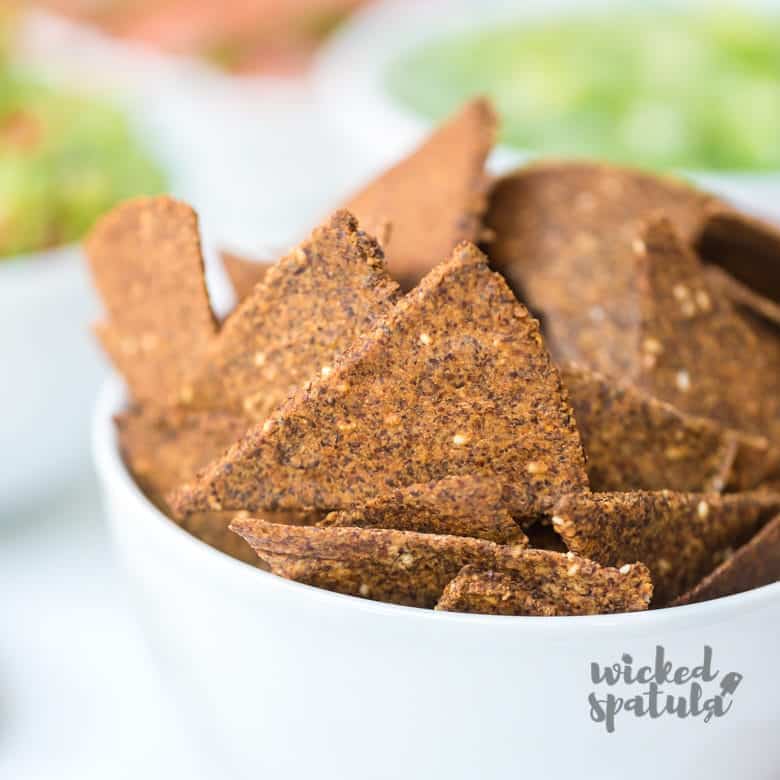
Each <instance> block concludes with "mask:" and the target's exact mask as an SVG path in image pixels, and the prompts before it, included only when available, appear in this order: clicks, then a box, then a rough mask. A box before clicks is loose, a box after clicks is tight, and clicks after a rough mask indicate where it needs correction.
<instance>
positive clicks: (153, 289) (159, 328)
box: [86, 196, 217, 404]
mask: <svg viewBox="0 0 780 780" xmlns="http://www.w3.org/2000/svg"><path fill="white" fill-rule="evenodd" d="M86 253H87V257H88V259H89V264H90V268H91V271H92V278H93V280H94V282H95V285H96V287H97V289H98V292H99V293H100V296H101V298H102V300H103V305H104V307H105V310H106V320H105V322H101V323H99V324H98V325H96V327H95V331H96V333H97V336H98V338H99V340H100V342H101V344H102V346H103V348H104V349H105V351H106V352H107V353H108V356H109V357H110V358H111V361H112V362H113V363H114V365H115V366H116V367H117V369H118V370H119V371H120V372H121V374H122V375H123V376H124V378H125V381H126V383H127V386H128V388H129V390H130V393H131V395H132V397H133V399H135V400H136V401H151V402H154V403H158V404H165V403H169V402H175V401H176V400H178V399H179V394H180V391H181V388H182V387H186V384H187V382H188V380H189V378H190V377H191V376H192V374H193V372H194V371H196V370H197V368H198V366H199V365H200V363H201V361H202V360H203V358H204V356H205V353H206V349H207V347H208V345H209V343H210V341H211V339H212V338H213V336H214V334H215V333H216V329H217V326H216V320H215V319H214V315H213V313H212V310H211V305H210V303H209V298H208V293H207V292H206V285H205V281H204V277H203V258H202V256H201V250H200V237H199V234H198V219H197V216H196V215H195V212H194V211H193V210H192V209H191V208H190V207H189V206H187V205H185V204H184V203H179V202H178V201H175V200H173V199H172V198H169V197H162V196H161V197H155V198H137V199H135V200H130V201H127V202H126V203H123V204H122V205H120V206H117V207H116V208H115V209H113V210H112V211H110V212H109V213H108V214H107V215H106V216H105V217H103V218H102V219H101V220H100V221H99V222H98V223H97V225H96V226H95V227H94V228H93V229H92V232H91V233H90V235H89V237H88V239H87V241H86Z"/></svg>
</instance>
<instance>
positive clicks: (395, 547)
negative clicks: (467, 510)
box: [230, 515, 517, 607]
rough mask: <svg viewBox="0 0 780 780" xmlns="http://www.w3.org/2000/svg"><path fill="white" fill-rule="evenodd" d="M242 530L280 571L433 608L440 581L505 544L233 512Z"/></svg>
mask: <svg viewBox="0 0 780 780" xmlns="http://www.w3.org/2000/svg"><path fill="white" fill-rule="evenodd" d="M230 527H231V529H232V530H233V531H235V532H236V533H237V534H239V535H241V536H242V537H243V538H244V539H246V541H247V542H249V544H250V545H252V547H254V549H255V550H256V551H257V554H258V555H259V556H260V557H261V558H263V559H264V560H266V561H267V563H268V564H269V566H270V567H271V570H272V571H273V572H274V573H275V574H278V575H279V576H282V577H286V578H288V579H294V580H296V581H298V582H303V583H305V584H307V585H314V586H316V587H319V588H325V589H327V590H333V591H336V592H338V593H346V594H349V595H353V596H363V597H364V598H371V599H374V600H376V601H389V602H392V603H394V604H405V605H407V606H417V607H433V606H434V605H435V604H436V602H437V601H438V599H439V597H440V596H441V592H442V590H443V589H444V587H445V585H446V584H447V583H448V582H449V581H450V580H451V579H452V578H453V577H455V575H456V574H457V573H458V572H459V571H460V570H461V569H462V568H463V566H465V565H466V564H468V563H474V564H477V565H480V566H483V567H486V568H492V567H495V565H496V556H497V554H498V552H499V551H500V550H505V549H517V546H515V547H513V548H502V547H500V546H499V545H497V544H494V543H493V542H488V541H485V540H483V539H470V538H467V537H464V536H442V535H438V534H427V533H415V532H412V531H396V530H390V529H377V528H333V527H330V528H322V527H312V526H306V527H297V526H290V525H280V524H276V523H269V522H266V521H265V520H262V519H260V518H253V517H248V516H244V515H242V516H237V517H236V518H235V519H234V520H233V522H232V523H231V526H230Z"/></svg>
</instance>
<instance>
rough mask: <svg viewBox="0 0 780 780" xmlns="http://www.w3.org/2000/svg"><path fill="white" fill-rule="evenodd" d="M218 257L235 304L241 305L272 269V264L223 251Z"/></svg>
mask: <svg viewBox="0 0 780 780" xmlns="http://www.w3.org/2000/svg"><path fill="white" fill-rule="evenodd" d="M219 257H220V260H222V267H223V268H224V269H225V273H226V274H227V277H228V279H229V280H230V286H231V287H232V288H233V293H234V295H235V296H236V302H237V303H241V301H243V300H244V298H246V297H247V296H248V295H249V293H251V292H252V290H254V289H255V286H256V285H257V284H259V283H260V282H262V281H263V279H265V276H266V274H267V273H268V270H269V269H270V268H272V267H273V263H270V262H267V261H265V260H249V259H247V258H244V257H240V256H239V255H236V254H233V252H227V251H225V250H222V251H221V252H220V253H219Z"/></svg>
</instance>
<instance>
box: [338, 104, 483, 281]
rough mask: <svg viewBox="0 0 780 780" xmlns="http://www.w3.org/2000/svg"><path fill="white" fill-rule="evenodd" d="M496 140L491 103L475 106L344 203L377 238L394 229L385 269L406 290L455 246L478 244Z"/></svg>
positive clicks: (459, 114)
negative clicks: (387, 226) (384, 228)
mask: <svg viewBox="0 0 780 780" xmlns="http://www.w3.org/2000/svg"><path fill="white" fill-rule="evenodd" d="M495 135H496V117H495V113H494V111H493V108H492V107H491V105H490V103H489V102H488V101H486V100H484V99H477V100H473V101H471V102H470V103H467V104H466V105H465V106H464V107H463V108H461V109H460V111H459V112H458V113H457V114H455V115H454V116H453V117H451V118H450V119H448V120H447V121H446V122H445V123H444V124H443V125H442V126H441V127H439V128H438V129H437V130H435V131H434V132H433V134H432V135H431V136H430V137H429V138H428V139H427V140H426V141H425V142H424V143H423V144H422V146H420V147H419V148H418V149H417V150H416V151H414V152H413V153H412V154H411V155H410V156H409V157H407V158H405V159H404V160H402V161H401V162H399V163H398V164H397V165H395V166H394V167H393V168H390V170H388V171H385V172H384V173H383V174H381V175H380V176H379V177H378V178H377V179H375V180H374V181H372V182H371V183H370V184H369V185H368V186H367V187H366V188H365V189H363V190H362V191H361V192H359V193H357V194H356V195H354V196H352V197H351V198H350V199H349V201H348V202H347V203H346V208H348V209H349V210H350V211H351V212H353V213H354V214H355V215H356V216H357V218H358V219H359V220H360V222H361V224H363V225H365V227H366V229H368V230H371V231H372V232H374V233H375V234H376V235H380V230H379V228H380V226H381V225H382V224H383V223H387V222H389V223H391V225H392V239H391V241H390V244H389V247H388V250H387V264H388V269H389V270H390V273H391V274H392V275H393V276H394V277H395V278H396V279H398V280H399V281H400V282H401V284H402V286H403V287H404V288H405V289H410V288H411V287H413V286H414V285H415V284H416V283H417V282H418V281H419V280H420V279H421V278H422V277H423V276H424V275H425V274H426V273H427V272H428V271H429V270H430V269H431V268H432V267H433V266H434V265H435V264H436V263H438V262H439V260H440V259H441V258H442V257H446V255H447V254H448V253H449V252H451V251H452V250H453V248H454V247H455V245H456V244H457V243H458V242H460V241H476V240H477V239H478V238H479V235H480V228H481V222H482V214H483V212H484V211H485V207H486V205H487V203H486V190H487V185H488V179H487V176H486V174H485V160H486V159H487V156H488V154H489V152H490V150H491V148H492V146H493V144H494V142H495Z"/></svg>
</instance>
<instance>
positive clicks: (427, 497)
mask: <svg viewBox="0 0 780 780" xmlns="http://www.w3.org/2000/svg"><path fill="white" fill-rule="evenodd" d="M505 492H507V491H505V488H504V487H502V485H501V484H500V483H499V482H498V481H496V480H495V479H491V478H485V477H471V476H462V477H445V478H444V479H442V480H439V481H438V482H429V483H426V484H423V485H410V486H409V487H405V488H399V489H397V490H393V491H391V492H390V493H388V494H387V495H384V496H380V497H378V498H375V499H373V500H371V501H367V502H366V503H365V504H363V505H362V506H360V507H359V508H357V509H352V510H345V511H339V512H331V513H330V514H328V515H327V516H326V517H325V519H324V520H322V522H321V523H320V525H322V526H338V527H344V526H352V527H360V528H395V529H397V530H403V531H419V532H420V533H432V534H449V535H452V536H473V537H477V538H480V539H487V540H488V541H492V542H497V543H499V544H517V543H522V544H525V543H526V542H527V541H528V538H527V537H526V535H525V534H524V533H523V531H522V529H521V528H520V525H518V523H516V522H515V521H514V520H513V519H512V515H511V514H510V512H509V511H508V510H507V508H506V507H507V498H505V495H504V494H505Z"/></svg>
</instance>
